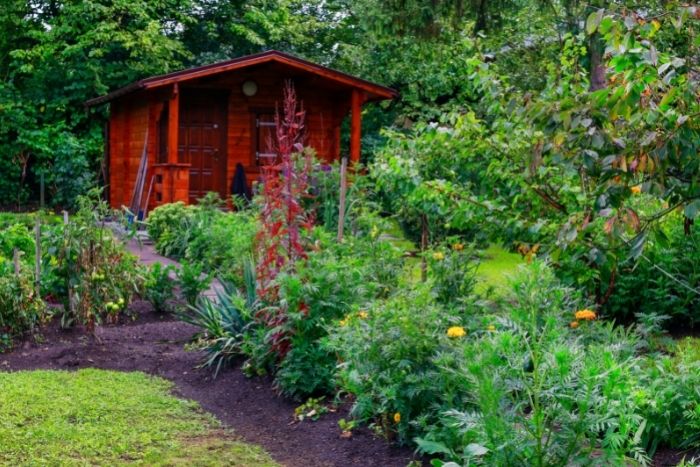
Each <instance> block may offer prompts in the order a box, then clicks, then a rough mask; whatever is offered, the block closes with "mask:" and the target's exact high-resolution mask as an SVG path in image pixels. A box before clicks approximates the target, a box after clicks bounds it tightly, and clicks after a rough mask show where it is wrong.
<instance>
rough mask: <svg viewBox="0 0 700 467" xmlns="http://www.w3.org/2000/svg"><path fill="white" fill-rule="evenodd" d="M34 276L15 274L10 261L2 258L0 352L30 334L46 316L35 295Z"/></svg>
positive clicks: (0, 265) (21, 273)
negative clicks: (20, 337) (27, 333)
mask: <svg viewBox="0 0 700 467" xmlns="http://www.w3.org/2000/svg"><path fill="white" fill-rule="evenodd" d="M33 281H34V278H33V276H32V275H31V274H27V273H25V272H20V274H19V276H16V275H15V273H14V266H13V265H12V263H11V262H10V261H7V260H3V259H2V258H0V351H4V350H6V349H8V348H10V347H11V346H12V341H13V339H15V338H16V337H19V336H21V335H22V334H24V333H26V332H28V331H31V330H33V329H34V327H35V326H36V325H37V324H38V323H39V321H40V320H41V319H42V318H43V317H44V316H45V312H46V307H45V305H44V302H43V301H42V299H41V297H39V296H38V295H37V294H36V290H35V288H34V283H33Z"/></svg>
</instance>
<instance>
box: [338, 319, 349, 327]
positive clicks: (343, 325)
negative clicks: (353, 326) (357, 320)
mask: <svg viewBox="0 0 700 467" xmlns="http://www.w3.org/2000/svg"><path fill="white" fill-rule="evenodd" d="M338 324H340V327H345V326H347V325H348V319H347V318H344V319H341V320H340V321H339V322H338Z"/></svg>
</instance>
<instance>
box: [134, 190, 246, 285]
mask: <svg viewBox="0 0 700 467" xmlns="http://www.w3.org/2000/svg"><path fill="white" fill-rule="evenodd" d="M220 203H221V200H220V199H219V198H218V197H217V196H207V197H205V198H203V199H201V200H200V201H199V204H197V205H194V206H185V204H184V203H181V202H179V203H172V204H166V205H163V206H159V207H157V208H156V209H154V210H153V212H152V213H151V214H150V216H149V217H148V220H147V229H148V233H149V235H150V237H151V239H152V240H153V241H154V243H155V248H156V251H158V252H159V253H160V254H163V255H165V256H169V257H171V258H175V259H186V260H187V261H188V262H190V263H196V264H199V265H201V266H202V268H203V269H204V270H206V271H209V272H210V273H211V274H213V275H214V276H218V277H221V278H222V279H223V280H225V281H227V282H232V283H234V284H236V285H237V286H242V285H243V284H242V276H243V267H244V263H245V259H246V258H247V257H248V256H249V255H250V254H251V253H252V249H253V239H254V238H255V233H256V230H257V222H256V219H255V216H254V215H253V214H251V213H250V212H248V211H236V212H223V211H221V209H220Z"/></svg>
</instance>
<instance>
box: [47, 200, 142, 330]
mask: <svg viewBox="0 0 700 467" xmlns="http://www.w3.org/2000/svg"><path fill="white" fill-rule="evenodd" d="M77 203H78V205H79V207H80V208H79V210H78V211H77V212H76V214H75V215H74V216H72V217H71V219H70V222H69V223H68V224H66V225H63V224H58V225H56V226H53V227H50V228H47V229H46V230H44V232H43V238H42V255H43V257H44V258H43V269H44V271H45V277H43V278H42V286H43V287H44V289H45V293H47V294H48V295H51V296H53V297H56V298H58V299H60V300H61V301H62V302H63V305H64V312H63V316H62V318H61V322H62V324H63V325H64V326H70V325H72V324H75V323H78V324H82V325H85V326H87V328H88V329H89V330H93V329H94V327H95V326H96V325H97V324H99V323H100V322H101V321H102V320H103V319H107V320H108V321H112V322H113V321H116V320H117V319H118V318H119V316H120V315H121V314H122V313H123V312H124V311H125V310H126V309H127V306H128V305H129V302H130V301H131V299H132V298H133V297H134V296H135V295H136V294H137V293H138V291H139V289H140V287H141V285H142V281H143V277H142V274H141V269H140V266H139V264H138V261H137V259H136V257H135V256H134V255H132V254H130V253H128V252H127V251H126V249H125V248H124V245H123V244H122V243H121V242H120V241H119V240H118V239H116V238H115V237H114V234H113V233H112V232H111V231H110V230H109V229H108V228H107V227H106V226H105V225H104V223H103V222H104V218H105V217H106V216H107V215H110V214H113V213H112V212H111V211H110V210H109V208H108V207H107V205H106V203H105V202H104V201H102V200H101V195H100V192H99V191H98V190H91V191H90V192H89V193H88V194H87V195H85V196H79V197H78V198H77Z"/></svg>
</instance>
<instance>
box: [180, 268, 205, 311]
mask: <svg viewBox="0 0 700 467" xmlns="http://www.w3.org/2000/svg"><path fill="white" fill-rule="evenodd" d="M175 275H176V276H177V281H178V285H179V286H180V292H181V293H182V296H183V297H184V299H185V301H186V302H187V304H188V305H190V306H194V305H196V303H197V300H198V299H199V296H200V295H201V294H202V292H204V291H206V290H207V289H208V288H209V285H210V284H211V281H212V276H211V274H204V271H203V267H202V266H201V265H200V264H195V263H189V262H187V261H185V262H183V263H182V267H180V268H179V269H177V270H176V272H175Z"/></svg>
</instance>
